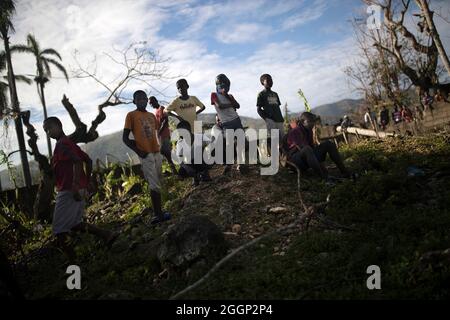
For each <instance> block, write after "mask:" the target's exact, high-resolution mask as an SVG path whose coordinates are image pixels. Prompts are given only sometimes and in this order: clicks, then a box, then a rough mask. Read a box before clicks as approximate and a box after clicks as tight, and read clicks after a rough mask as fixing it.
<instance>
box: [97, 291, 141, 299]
mask: <svg viewBox="0 0 450 320" xmlns="http://www.w3.org/2000/svg"><path fill="white" fill-rule="evenodd" d="M133 299H134V296H133V294H131V293H130V292H128V291H125V290H117V291H114V292H110V293H105V294H103V295H102V296H100V298H98V300H133Z"/></svg>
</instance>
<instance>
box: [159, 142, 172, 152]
mask: <svg viewBox="0 0 450 320" xmlns="http://www.w3.org/2000/svg"><path fill="white" fill-rule="evenodd" d="M160 152H161V154H163V155H166V154H170V153H171V152H172V143H171V141H170V138H163V139H161V151H160Z"/></svg>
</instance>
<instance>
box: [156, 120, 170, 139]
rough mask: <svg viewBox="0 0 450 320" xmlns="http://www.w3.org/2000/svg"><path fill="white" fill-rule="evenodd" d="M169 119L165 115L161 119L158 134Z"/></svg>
mask: <svg viewBox="0 0 450 320" xmlns="http://www.w3.org/2000/svg"><path fill="white" fill-rule="evenodd" d="M168 122H169V119H168V118H167V117H164V118H163V119H162V121H161V125H160V126H159V130H158V134H159V135H161V132H162V131H163V129H164V127H165V126H166V125H167V124H168Z"/></svg>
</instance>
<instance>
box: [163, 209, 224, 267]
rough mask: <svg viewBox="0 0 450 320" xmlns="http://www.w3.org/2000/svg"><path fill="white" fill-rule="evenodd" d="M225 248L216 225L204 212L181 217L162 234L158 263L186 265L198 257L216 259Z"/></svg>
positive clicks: (209, 261)
mask: <svg viewBox="0 0 450 320" xmlns="http://www.w3.org/2000/svg"><path fill="white" fill-rule="evenodd" d="M226 251H227V244H226V242H225V239H224V237H223V234H222V232H221V230H220V229H219V227H218V226H217V225H215V224H214V223H213V222H211V221H210V220H209V219H208V218H207V217H205V216H199V215H192V216H187V217H185V218H182V219H181V220H180V221H179V222H178V223H176V224H174V225H172V226H170V227H169V229H168V230H167V232H166V233H164V234H163V235H162V239H161V243H160V245H159V248H158V252H157V257H158V260H159V262H160V263H161V265H163V266H166V265H170V266H175V267H180V268H184V269H187V268H188V267H189V266H190V265H191V264H192V263H194V262H195V261H198V260H199V259H202V258H203V259H205V260H207V262H208V263H211V262H216V261H217V260H219V259H220V258H222V257H223V256H224V255H225V254H226Z"/></svg>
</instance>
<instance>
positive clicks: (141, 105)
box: [133, 90, 148, 110]
mask: <svg viewBox="0 0 450 320" xmlns="http://www.w3.org/2000/svg"><path fill="white" fill-rule="evenodd" d="M147 101H148V98H147V94H146V93H145V92H144V91H142V90H137V91H135V92H134V93H133V103H134V104H135V105H136V107H137V108H138V109H139V110H145V108H146V107H147Z"/></svg>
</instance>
